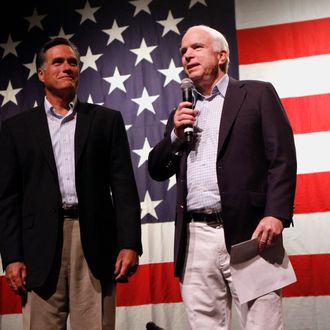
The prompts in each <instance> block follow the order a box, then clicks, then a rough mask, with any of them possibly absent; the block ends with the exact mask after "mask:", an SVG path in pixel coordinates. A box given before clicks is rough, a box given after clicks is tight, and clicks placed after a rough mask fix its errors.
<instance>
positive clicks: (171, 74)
mask: <svg viewBox="0 0 330 330" xmlns="http://www.w3.org/2000/svg"><path fill="white" fill-rule="evenodd" d="M182 70H183V67H182V66H178V67H176V66H175V64H174V61H173V59H171V62H170V65H169V67H168V69H163V70H158V71H159V72H160V73H162V74H163V75H165V76H166V79H165V82H164V87H165V86H166V85H167V84H168V83H170V82H171V81H172V80H174V81H176V82H178V83H180V82H181V79H180V76H179V74H180V72H181V71H182Z"/></svg>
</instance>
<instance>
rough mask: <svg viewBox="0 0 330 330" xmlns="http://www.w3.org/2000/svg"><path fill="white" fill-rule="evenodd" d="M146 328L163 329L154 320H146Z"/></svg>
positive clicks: (150, 329)
mask: <svg viewBox="0 0 330 330" xmlns="http://www.w3.org/2000/svg"><path fill="white" fill-rule="evenodd" d="M146 328H147V330H164V329H163V328H160V327H159V326H158V325H157V324H155V323H154V322H148V323H147V324H146Z"/></svg>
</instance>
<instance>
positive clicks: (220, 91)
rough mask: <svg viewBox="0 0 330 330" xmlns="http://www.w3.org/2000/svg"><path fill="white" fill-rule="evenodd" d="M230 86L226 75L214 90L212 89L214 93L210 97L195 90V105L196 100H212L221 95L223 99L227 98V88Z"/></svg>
mask: <svg viewBox="0 0 330 330" xmlns="http://www.w3.org/2000/svg"><path fill="white" fill-rule="evenodd" d="M228 84H229V76H228V74H227V73H226V74H225V75H223V76H222V77H221V78H220V79H219V80H218V82H217V83H216V84H215V85H214V87H213V89H212V93H211V95H210V96H204V95H203V94H201V93H200V92H199V91H198V90H197V89H196V88H194V89H193V94H194V99H195V103H196V100H205V99H212V98H214V97H215V96H216V95H221V96H222V97H223V98H225V95H226V92H227V87H228Z"/></svg>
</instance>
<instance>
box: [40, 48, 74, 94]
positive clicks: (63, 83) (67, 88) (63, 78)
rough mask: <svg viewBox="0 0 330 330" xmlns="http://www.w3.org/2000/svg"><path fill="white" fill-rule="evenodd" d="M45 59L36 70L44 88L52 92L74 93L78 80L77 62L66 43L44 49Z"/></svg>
mask: <svg viewBox="0 0 330 330" xmlns="http://www.w3.org/2000/svg"><path fill="white" fill-rule="evenodd" d="M45 55H46V61H45V64H44V66H43V67H42V68H39V70H38V77H39V80H40V81H41V82H43V83H44V85H45V88H46V90H48V91H50V92H51V93H53V94H58V93H69V94H72V93H75V92H76V89H77V87H78V82H79V63H78V59H77V56H76V54H75V53H74V51H73V50H72V49H71V48H70V47H69V46H67V45H57V46H54V47H52V48H49V49H48V50H47V51H46V54H45Z"/></svg>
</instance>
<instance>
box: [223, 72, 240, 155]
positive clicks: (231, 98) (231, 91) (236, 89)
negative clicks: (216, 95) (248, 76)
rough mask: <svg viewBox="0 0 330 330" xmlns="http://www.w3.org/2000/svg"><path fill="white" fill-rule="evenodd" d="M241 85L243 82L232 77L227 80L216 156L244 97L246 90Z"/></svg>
mask: <svg viewBox="0 0 330 330" xmlns="http://www.w3.org/2000/svg"><path fill="white" fill-rule="evenodd" d="M243 85H244V83H243V82H240V81H238V80H235V79H233V78H230V80H229V85H228V88H227V92H226V96H225V100H224V104H223V109H222V115H221V121H220V130H219V142H218V156H219V155H220V153H221V150H222V147H223V144H224V142H225V140H226V138H227V135H228V133H229V131H230V128H231V127H232V125H233V123H234V121H235V119H236V116H237V114H238V112H239V110H240V109H241V105H242V103H243V100H244V98H245V95H246V92H245V90H243V89H242V86H243Z"/></svg>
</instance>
